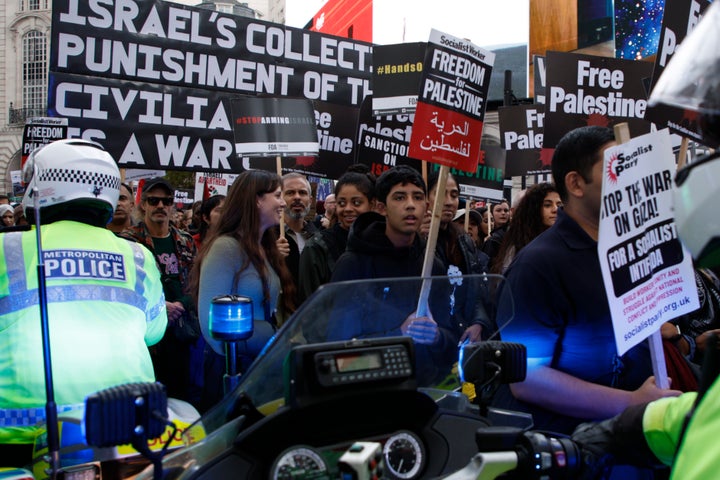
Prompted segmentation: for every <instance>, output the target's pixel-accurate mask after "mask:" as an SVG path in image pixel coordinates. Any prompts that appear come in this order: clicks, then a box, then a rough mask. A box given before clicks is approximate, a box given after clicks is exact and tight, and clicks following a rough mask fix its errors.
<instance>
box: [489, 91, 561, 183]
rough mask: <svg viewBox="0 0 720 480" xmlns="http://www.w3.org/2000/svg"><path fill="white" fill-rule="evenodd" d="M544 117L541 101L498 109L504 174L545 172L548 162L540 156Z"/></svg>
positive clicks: (547, 169)
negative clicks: (503, 155) (503, 150)
mask: <svg viewBox="0 0 720 480" xmlns="http://www.w3.org/2000/svg"><path fill="white" fill-rule="evenodd" d="M544 119H545V107H544V106H543V105H542V104H535V105H515V106H512V107H500V108H499V109H498V121H499V124H500V140H501V142H502V146H503V148H504V149H505V175H507V176H508V177H515V176H521V175H528V174H529V173H541V174H546V173H549V171H550V162H549V161H547V160H545V158H546V157H543V156H542V155H541V152H542V146H543V128H544ZM548 160H549V159H548Z"/></svg>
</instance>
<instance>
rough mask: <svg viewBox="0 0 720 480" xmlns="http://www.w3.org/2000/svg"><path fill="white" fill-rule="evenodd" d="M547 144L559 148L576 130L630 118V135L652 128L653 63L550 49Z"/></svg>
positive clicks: (545, 134)
mask: <svg viewBox="0 0 720 480" xmlns="http://www.w3.org/2000/svg"><path fill="white" fill-rule="evenodd" d="M546 66H547V72H546V79H547V90H546V96H545V129H544V131H543V148H545V149H551V148H555V145H557V143H558V141H559V140H560V138H562V136H563V135H565V134H566V133H567V132H569V131H570V130H573V129H575V128H578V127H582V126H586V125H599V126H603V127H612V126H613V125H616V124H618V123H627V124H628V127H629V129H630V135H631V136H633V137H636V136H639V135H643V134H645V133H648V132H649V131H650V122H648V121H646V120H645V119H644V117H645V109H646V108H647V91H646V89H645V86H644V85H643V79H644V78H650V75H651V74H652V64H650V63H648V62H638V61H635V60H621V59H616V58H607V57H597V56H594V55H582V54H578V53H565V52H547V56H546Z"/></svg>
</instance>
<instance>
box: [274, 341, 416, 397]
mask: <svg viewBox="0 0 720 480" xmlns="http://www.w3.org/2000/svg"><path fill="white" fill-rule="evenodd" d="M285 379H286V384H285V403H286V405H290V406H294V407H301V406H306V405H308V404H311V403H315V402H317V401H320V400H328V399H329V398H332V397H335V396H344V395H348V394H352V393H358V392H362V393H370V392H373V391H387V390H388V389H391V390H414V389H415V388H416V387H417V384H416V381H415V350H414V346H413V343H412V339H411V338H409V337H390V338H376V339H364V340H351V341H346V342H345V341H343V342H332V343H319V344H310V345H301V346H298V347H295V348H293V349H292V350H291V351H290V354H289V357H288V359H287V362H286V364H285Z"/></svg>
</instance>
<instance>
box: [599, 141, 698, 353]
mask: <svg viewBox="0 0 720 480" xmlns="http://www.w3.org/2000/svg"><path fill="white" fill-rule="evenodd" d="M603 167H604V168H603V172H604V175H603V180H602V182H603V184H602V202H601V206H600V230H599V237H598V254H599V257H600V267H601V270H602V273H603V281H604V284H605V290H606V292H607V296H608V302H609V305H610V313H611V315H612V321H613V326H614V331H615V342H616V345H617V350H618V354H620V355H622V354H623V353H625V352H626V351H628V350H629V349H630V348H632V347H633V346H634V345H636V344H638V343H639V342H641V341H642V340H644V339H645V338H647V337H648V336H650V335H651V334H653V333H654V332H656V331H657V330H658V329H659V328H660V326H661V325H662V323H663V322H667V321H669V320H672V319H673V318H676V317H678V316H680V315H684V314H686V313H689V312H692V311H693V310H696V309H697V308H698V307H699V301H698V294H697V288H696V284H695V275H694V273H693V265H692V259H691V256H690V254H689V252H687V250H686V249H685V248H684V247H683V245H682V244H681V243H680V240H679V238H678V235H677V230H676V227H675V223H674V220H673V212H672V187H673V175H674V172H675V157H674V155H673V152H672V146H671V143H670V134H669V132H668V130H667V129H664V130H661V131H659V132H655V133H650V134H646V135H642V136H640V137H635V138H633V139H631V140H630V141H628V142H627V143H623V144H622V145H618V146H615V147H612V148H609V149H607V150H606V151H605V158H604V166H603Z"/></svg>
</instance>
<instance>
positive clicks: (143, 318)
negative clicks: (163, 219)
mask: <svg viewBox="0 0 720 480" xmlns="http://www.w3.org/2000/svg"><path fill="white" fill-rule="evenodd" d="M41 231H42V249H43V252H44V256H43V263H44V265H45V268H44V271H45V275H46V277H47V282H46V284H47V304H48V324H49V331H50V339H51V342H50V351H51V355H52V369H53V379H54V393H55V402H56V403H57V405H58V411H59V412H62V411H66V410H70V409H73V408H80V407H81V406H82V403H83V402H84V399H85V397H86V396H87V395H88V394H90V393H93V392H96V391H98V390H102V389H105V388H108V387H111V386H115V385H119V384H123V383H129V382H152V381H154V379H155V376H154V373H153V366H152V362H151V359H150V354H149V351H148V348H147V347H148V346H149V345H152V344H154V343H157V342H158V341H160V339H161V338H162V336H163V335H164V333H165V328H166V326H167V311H166V308H165V298H164V296H163V290H162V284H161V281H160V273H159V271H158V269H157V266H156V263H155V259H154V258H153V256H152V254H151V253H150V251H149V250H147V249H146V248H145V247H143V246H142V245H140V244H137V243H133V242H130V241H128V240H126V239H123V238H119V237H117V236H115V234H113V233H112V232H110V231H109V230H105V229H103V228H97V227H93V226H90V225H86V224H83V223H78V222H72V221H59V222H55V223H52V224H49V225H44V226H42V227H41ZM37 265H38V255H37V239H36V235H35V231H34V230H32V231H28V232H13V233H5V234H0V444H2V443H33V440H34V437H35V435H36V434H37V433H38V431H39V429H38V427H37V426H36V424H37V423H38V422H42V421H43V420H44V417H45V411H44V405H45V401H46V394H45V380H44V373H43V347H42V333H41V321H40V307H39V304H38V298H39V297H38V272H37Z"/></svg>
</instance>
